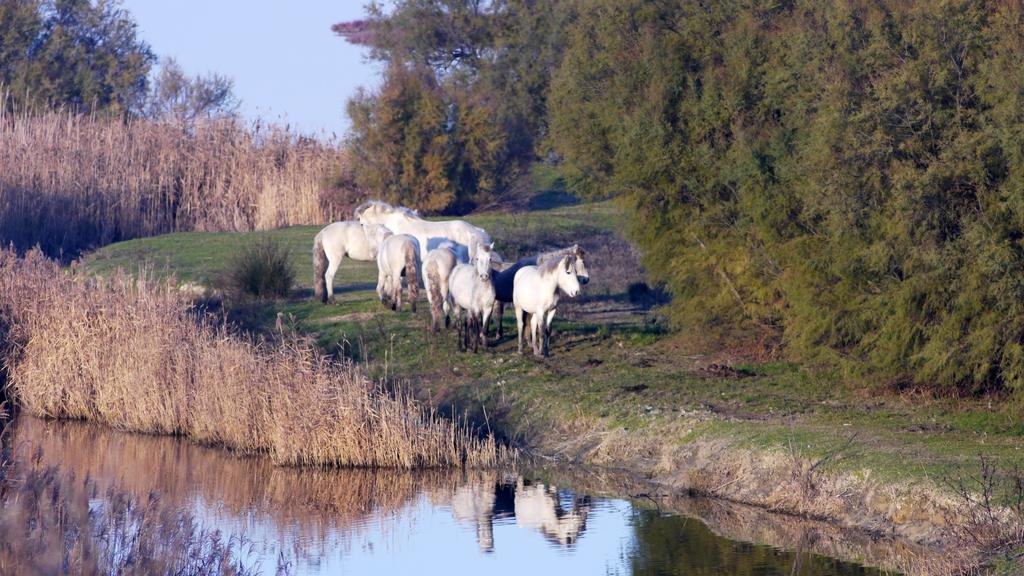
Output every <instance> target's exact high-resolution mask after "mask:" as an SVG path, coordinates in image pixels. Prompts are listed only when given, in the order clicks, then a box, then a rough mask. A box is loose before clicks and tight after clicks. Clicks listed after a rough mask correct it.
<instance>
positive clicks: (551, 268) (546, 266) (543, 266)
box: [537, 253, 576, 275]
mask: <svg viewBox="0 0 1024 576" xmlns="http://www.w3.org/2000/svg"><path fill="white" fill-rule="evenodd" d="M575 257H576V255H575V254H573V253H566V254H563V255H562V257H561V258H555V257H553V256H552V257H551V258H548V259H547V260H545V261H543V262H541V261H540V259H538V260H537V271H538V272H540V273H541V274H543V275H547V274H551V273H553V272H556V271H557V270H558V267H559V266H561V265H562V262H565V260H566V259H568V258H575Z"/></svg>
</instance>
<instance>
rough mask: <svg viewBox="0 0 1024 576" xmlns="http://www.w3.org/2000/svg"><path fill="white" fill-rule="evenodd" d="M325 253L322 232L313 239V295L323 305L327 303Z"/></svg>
mask: <svg viewBox="0 0 1024 576" xmlns="http://www.w3.org/2000/svg"><path fill="white" fill-rule="evenodd" d="M326 272H327V252H326V251H325V250H324V231H323V230H321V231H320V232H319V233H318V234H317V235H316V238H314V239H313V293H314V294H315V295H316V297H317V298H319V299H320V301H321V302H323V303H324V304H326V303H327V280H326V279H325V278H324V274H325V273H326Z"/></svg>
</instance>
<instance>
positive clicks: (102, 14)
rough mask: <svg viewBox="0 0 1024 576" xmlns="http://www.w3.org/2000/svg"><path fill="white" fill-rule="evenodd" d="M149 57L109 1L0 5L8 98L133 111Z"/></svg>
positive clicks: (2, 73)
mask: <svg viewBox="0 0 1024 576" xmlns="http://www.w3.org/2000/svg"><path fill="white" fill-rule="evenodd" d="M153 61H154V56H153V54H152V52H151V51H150V49H149V46H148V45H146V43H145V42H143V41H142V40H140V39H139V38H137V36H136V26H135V23H134V21H132V19H131V17H130V16H129V14H128V13H127V12H126V11H125V10H123V9H122V8H120V7H119V5H118V4H117V2H115V1H114V0H97V1H96V2H92V1H90V0H11V1H10V2H7V1H5V2H4V3H3V5H2V6H0V83H2V84H3V85H4V86H5V87H6V88H7V89H8V90H9V93H10V102H9V105H14V106H46V107H61V106H64V107H69V108H72V109H74V110H77V111H81V112H93V111H108V112H113V113H117V114H129V113H135V112H138V111H139V110H140V108H141V106H142V104H143V101H144V98H145V94H146V78H147V75H148V73H149V68H150V66H151V65H152V63H153Z"/></svg>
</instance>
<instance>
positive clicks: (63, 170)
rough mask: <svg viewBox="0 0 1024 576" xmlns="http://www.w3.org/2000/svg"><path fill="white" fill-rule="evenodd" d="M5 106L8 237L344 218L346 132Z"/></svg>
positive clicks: (54, 247)
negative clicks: (328, 136)
mask: <svg viewBox="0 0 1024 576" xmlns="http://www.w3.org/2000/svg"><path fill="white" fill-rule="evenodd" d="M4 108H5V107H4V106H0V242H2V243H3V244H8V243H14V244H15V246H18V247H19V248H23V249H27V248H29V247H31V246H33V245H35V244H37V243H38V244H40V245H41V246H42V248H43V250H44V251H45V252H46V253H47V254H50V255H55V254H57V253H59V252H61V251H63V252H64V253H65V254H73V253H75V252H77V251H79V250H81V249H85V248H88V247H94V246H99V245H103V244H107V243H110V242H115V241H118V240H124V239H128V238H134V237H140V236H150V235H154V234H162V233H165V232H172V231H184V230H208V231H220V230H237V231H248V230H258V229H259V230H262V229H269V228H276V227H280V226H287V225H294V224H313V223H321V222H327V221H331V220H334V219H340V217H341V216H342V214H343V213H345V212H346V211H347V210H348V209H349V207H350V204H351V202H353V201H354V200H356V198H354V196H353V194H354V192H353V190H351V189H348V190H346V189H341V188H338V187H336V186H335V185H336V184H337V183H338V182H340V181H345V178H344V177H343V176H344V174H346V170H347V161H346V158H345V155H344V152H343V150H342V149H341V148H340V147H339V146H336V145H334V144H331V143H323V142H320V141H317V140H313V139H310V138H307V137H302V136H299V135H296V134H294V133H292V132H290V131H289V130H287V129H284V128H280V127H274V126H270V127H264V126H260V125H258V124H257V125H256V126H253V127H251V128H250V127H246V126H245V125H243V124H242V123H240V122H237V121H232V120H223V121H210V122H205V123H198V124H195V125H191V126H184V125H178V124H172V123H166V122H152V121H143V120H137V121H132V122H124V121H122V120H121V119H118V118H105V117H99V116H86V115H80V114H73V113H69V112H49V113H42V114H29V113H20V114H19V113H5V112H4Z"/></svg>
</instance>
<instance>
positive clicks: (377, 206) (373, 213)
mask: <svg viewBox="0 0 1024 576" xmlns="http://www.w3.org/2000/svg"><path fill="white" fill-rule="evenodd" d="M355 217H356V219H358V220H359V221H360V222H362V223H363V224H383V225H384V226H387V227H388V229H389V230H391V231H392V232H394V233H395V234H410V235H412V236H415V237H416V239H417V240H419V242H420V249H421V250H423V253H424V254H426V253H427V252H429V251H430V250H433V249H434V248H437V247H438V246H439V245H440V244H441V243H442V242H444V241H445V240H450V241H451V242H454V243H455V244H456V245H457V246H456V251H455V252H456V255H457V256H458V257H459V261H460V262H469V261H470V260H471V259H472V258H473V257H474V256H476V250H477V248H478V247H480V246H487V245H488V244H490V243H491V235H490V234H488V233H487V231H485V230H484V229H483V228H478V227H476V226H473V225H472V224H470V223H469V222H466V221H464V220H442V221H439V222H434V221H431V220H424V219H423V218H420V215H419V213H418V212H416V211H415V210H412V209H411V208H406V207H404V206H397V207H396V206H392V205H390V204H388V203H387V202H381V201H380V200H370V201H367V202H363V203H362V204H360V205H359V206H358V207H356V209H355Z"/></svg>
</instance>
